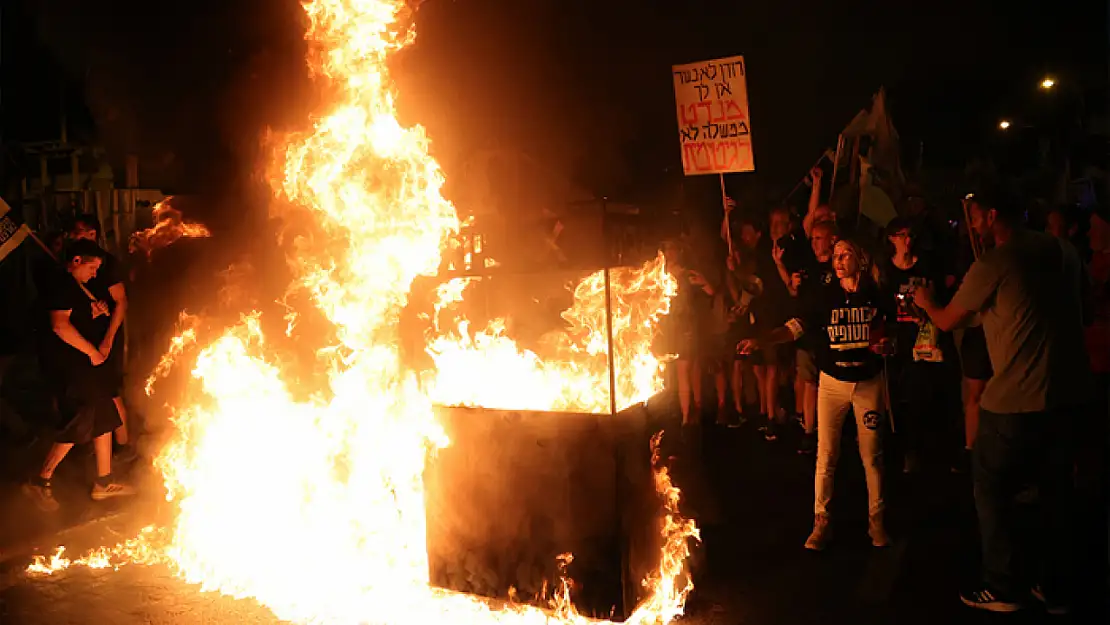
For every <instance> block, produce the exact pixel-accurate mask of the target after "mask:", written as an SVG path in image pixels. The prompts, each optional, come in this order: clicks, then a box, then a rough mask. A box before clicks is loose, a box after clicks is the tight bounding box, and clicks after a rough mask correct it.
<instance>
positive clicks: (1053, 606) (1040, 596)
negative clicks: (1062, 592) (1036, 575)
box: [1030, 585, 1070, 616]
mask: <svg viewBox="0 0 1110 625" xmlns="http://www.w3.org/2000/svg"><path fill="white" fill-rule="evenodd" d="M1030 594H1032V595H1033V597H1034V598H1035V599H1036V600H1037V601H1040V602H1041V603H1042V604H1044V611H1045V612H1047V613H1049V614H1051V615H1053V616H1067V614H1068V612H1070V610H1069V609H1068V605H1067V604H1066V603H1056V602H1055V601H1053V602H1050V601H1049V600H1048V599H1047V598H1046V597H1045V594H1044V590H1042V589H1041V587H1040V586H1039V585H1038V586H1034V587H1033V589H1032V590H1031V591H1030Z"/></svg>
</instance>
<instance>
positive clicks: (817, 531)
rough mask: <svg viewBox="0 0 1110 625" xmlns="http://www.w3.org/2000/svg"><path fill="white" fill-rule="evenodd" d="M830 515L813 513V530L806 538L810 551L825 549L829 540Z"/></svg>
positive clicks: (807, 547)
mask: <svg viewBox="0 0 1110 625" xmlns="http://www.w3.org/2000/svg"><path fill="white" fill-rule="evenodd" d="M829 535H830V531H829V515H827V514H815V515H813V531H812V532H811V533H810V535H809V538H807V539H806V549H809V550H810V551H824V550H825V545H826V544H827V543H828V542H829Z"/></svg>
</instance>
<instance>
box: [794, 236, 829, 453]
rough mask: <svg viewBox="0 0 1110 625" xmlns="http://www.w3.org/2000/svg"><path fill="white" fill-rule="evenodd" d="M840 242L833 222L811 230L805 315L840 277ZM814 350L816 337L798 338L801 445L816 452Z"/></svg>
mask: <svg viewBox="0 0 1110 625" xmlns="http://www.w3.org/2000/svg"><path fill="white" fill-rule="evenodd" d="M836 241H837V234H836V227H835V225H834V222H832V221H829V220H823V221H818V222H817V223H815V224H814V225H813V227H812V228H811V229H810V240H809V242H810V246H811V248H812V249H813V256H814V262H813V263H812V264H811V265H810V267H809V268H808V269H807V270H806V271H805V273H804V274H803V275H802V276H801V282H800V284H799V286H798V288H797V289H796V297H797V301H798V306H797V310H798V311H800V313H801V314H802V315H808V314H810V311H812V310H813V309H814V308H815V307H817V306H819V305H820V300H819V295H820V293H821V292H822V290H823V289H824V288H825V287H826V285H829V284H831V283H832V282H833V280H835V279H836V271H835V270H834V269H833V264H832V254H833V247H834V246H835V245H836ZM814 349H815V345H814V340H813V337H812V336H803V337H802V338H801V339H799V340H798V349H797V352H796V353H795V361H796V363H797V376H798V381H799V386H800V387H801V388H800V392H799V394H800V395H801V399H802V402H801V403H802V428H803V431H804V433H803V436H802V441H801V444H800V446H799V447H798V453H800V454H812V453H814V452H815V451H816V450H817V381H818V379H819V378H818V371H817V361H816V355H815V354H814Z"/></svg>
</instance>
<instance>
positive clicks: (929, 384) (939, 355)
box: [882, 218, 959, 473]
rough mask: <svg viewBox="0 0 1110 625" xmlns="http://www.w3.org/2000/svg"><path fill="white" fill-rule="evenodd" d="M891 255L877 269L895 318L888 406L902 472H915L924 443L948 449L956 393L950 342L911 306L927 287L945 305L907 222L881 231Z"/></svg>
mask: <svg viewBox="0 0 1110 625" xmlns="http://www.w3.org/2000/svg"><path fill="white" fill-rule="evenodd" d="M886 233H887V234H886V237H887V241H888V242H889V244H890V250H889V251H890V253H889V254H888V258H887V260H886V262H885V266H884V267H883V269H882V280H883V287H884V290H885V291H886V294H887V295H886V296H887V297H888V298H890V304H891V305H892V306H894V309H895V311H896V312H895V314H896V323H895V335H894V341H895V345H896V346H897V355H896V356H895V357H894V358H891V359H890V365H891V367H890V370H889V372H888V373H889V376H890V378H889V383H890V389H891V395H892V397H891V404H892V407H893V411H894V414H895V416H896V417H897V430H898V439H899V440H900V441H901V443H902V444H901V448H902V468H903V472H905V473H914V472H916V470H917V468H918V465H919V463H920V461H921V456H922V453H923V451H924V447H925V446H926V442H927V439H933V442H935V443H939V444H940V446H941V447H942V448H946V447H947V440H946V438H947V437H945V436H944V434H947V433H949V432H950V431H951V430H950V427H949V421H948V420H949V419H950V418H951V417H952V416H954V411H953V410H951V408H952V406H951V405H950V403H949V400H950V399H951V398H953V397H954V396H955V394H956V393H957V392H958V390H959V383H958V376H957V375H956V373H955V370H954V368H953V367H952V364H953V363H952V360H953V358H954V356H955V343H954V342H953V341H952V338H951V334H950V333H948V332H940V331H938V329H937V327H936V326H935V325H934V324H933V323H932V322H931V321H929V319H928V318H926V317H925V315H924V313H923V312H922V311H921V310H920V309H918V308H917V307H916V306H915V305H914V304H913V292H914V290H915V289H916V288H917V287H926V288H929V289H931V290H933V292H934V293H938V294H940V296H939V297H940V301H947V295H946V293H945V292H946V291H947V289H946V283H947V280H946V277H945V275H944V272H943V271H942V270H941V269H940V268H939V267H938V266H937V265H936V264H935V263H934V262H933V260H932V258H931V257H929V256H923V255H919V254H918V251H917V247H916V245H915V243H916V239H915V237H914V233H913V231H912V230H911V228H910V222H909V220H907V219H904V218H895V219H894V220H892V221H891V222H890V223H889V224H887V227H886Z"/></svg>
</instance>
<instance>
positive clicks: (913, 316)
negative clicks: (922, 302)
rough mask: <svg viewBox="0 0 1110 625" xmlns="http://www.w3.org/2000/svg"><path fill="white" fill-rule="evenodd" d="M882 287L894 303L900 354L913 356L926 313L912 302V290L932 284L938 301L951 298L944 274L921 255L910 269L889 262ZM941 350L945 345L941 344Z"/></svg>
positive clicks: (884, 272) (945, 300)
mask: <svg viewBox="0 0 1110 625" xmlns="http://www.w3.org/2000/svg"><path fill="white" fill-rule="evenodd" d="M883 286H884V290H885V293H886V297H889V298H890V300H891V301H892V302H893V304H894V320H895V322H896V323H895V326H894V338H895V345H896V346H897V349H898V353H899V355H903V356H908V357H909V356H912V354H913V348H914V344H915V343H916V342H917V334H918V331H919V330H920V328H921V322H922V321H924V320H926V319H927V317H926V316H925V313H924V312H923V311H922V310H921V309H919V308H918V307H917V306H916V305H914V303H913V292H914V290H915V289H917V287H919V286H922V287H932V289H933V295H934V298H935V299H936V300H937V301H938V302H939V303H942V304H943V303H946V302H947V301H948V297H947V294H946V293H945V286H944V275H943V272H941V271H939V270H938V268H937V267H936V265H935V264H934V263H933V262H932V261H931V260H930V258H929V257H922V256H919V257H918V258H917V261H916V262H915V263H914V264H913V266H912V267H910V268H909V269H902V268H900V267H898V266H897V265H895V264H894V263H893V262H890V261H888V262H887V263H886V267H885V268H884V270H883ZM939 347H940V348H941V349H943V348H944V347H946V346H945V345H941V346H939Z"/></svg>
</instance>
